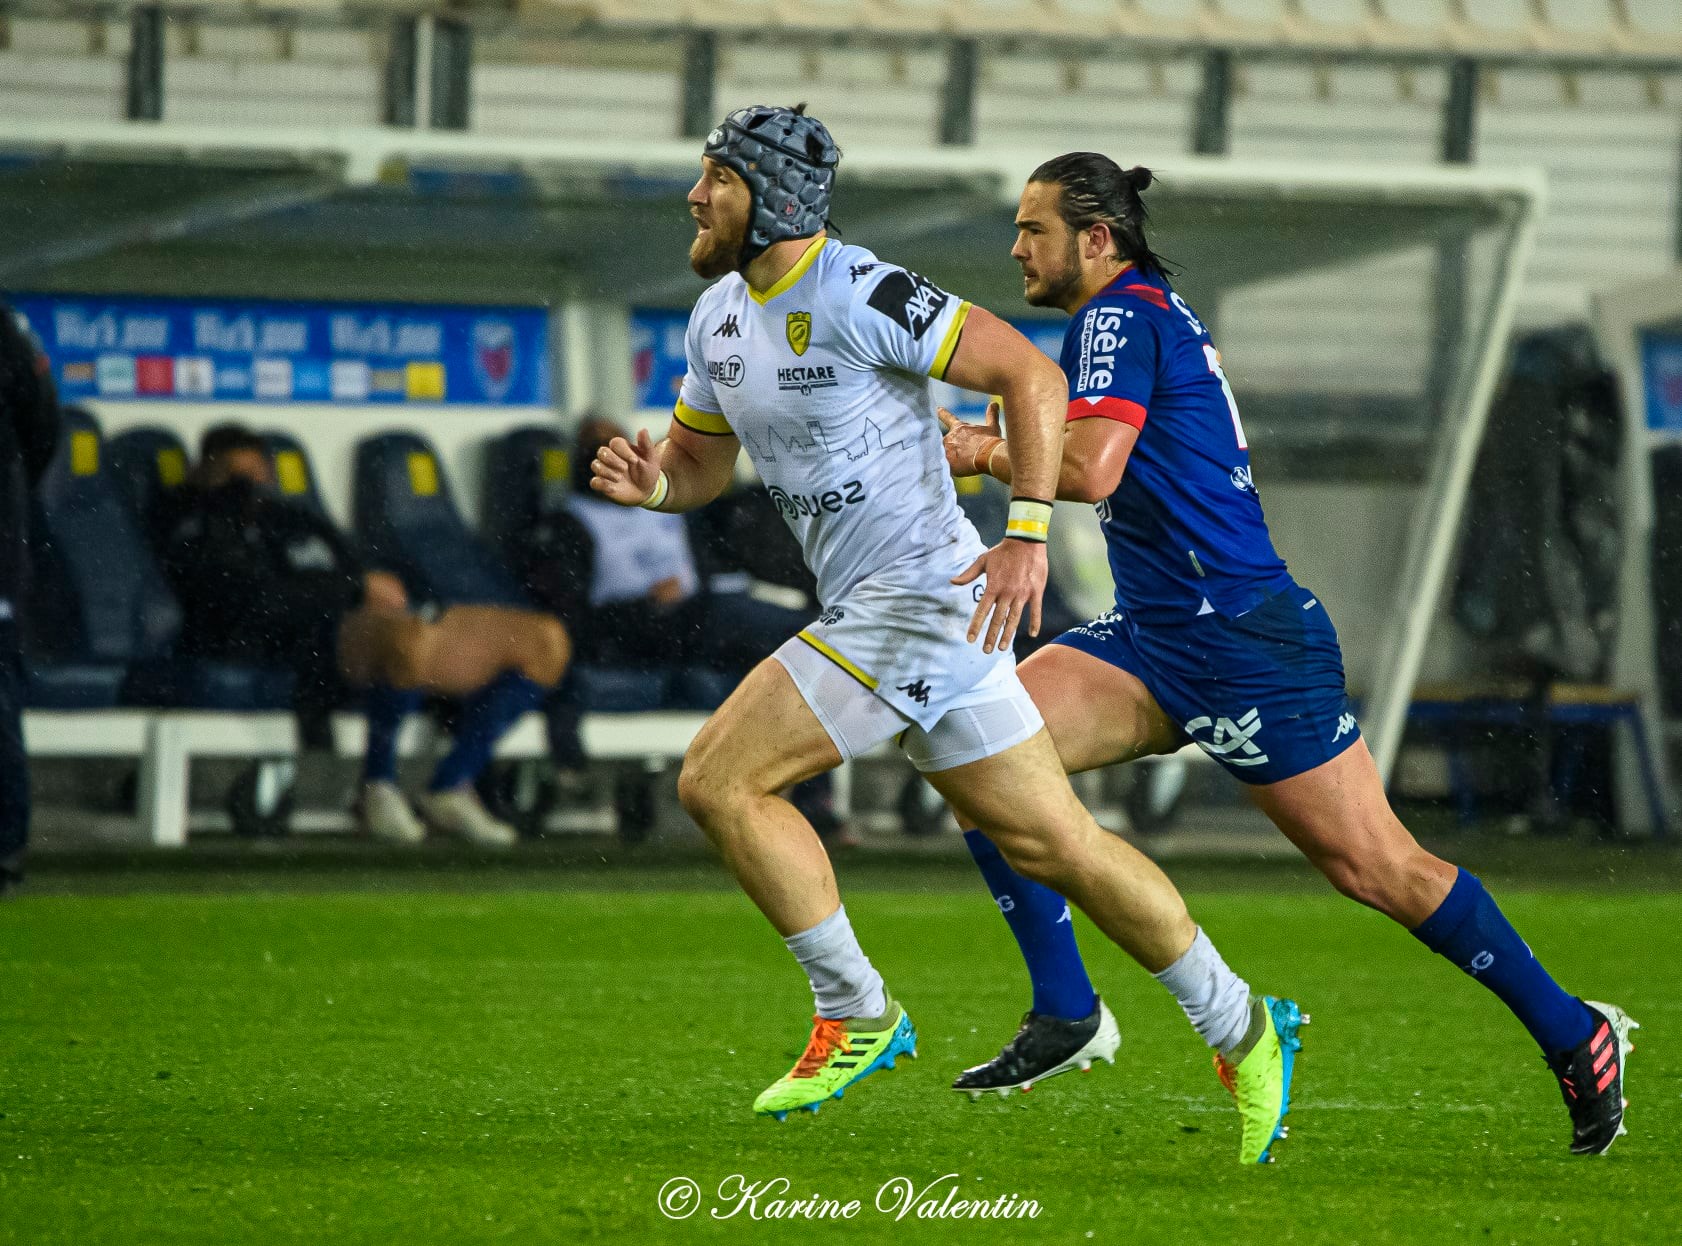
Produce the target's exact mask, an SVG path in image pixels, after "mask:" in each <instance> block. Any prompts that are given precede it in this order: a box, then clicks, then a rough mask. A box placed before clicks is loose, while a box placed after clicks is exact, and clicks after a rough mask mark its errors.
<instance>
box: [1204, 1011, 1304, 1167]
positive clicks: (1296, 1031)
mask: <svg viewBox="0 0 1682 1246" xmlns="http://www.w3.org/2000/svg"><path fill="white" fill-rule="evenodd" d="M1254 1006H1255V1008H1256V1009H1257V1010H1258V1015H1259V1017H1260V1019H1261V1020H1262V1021H1263V1023H1264V1025H1265V1028H1264V1029H1263V1030H1262V1034H1261V1037H1260V1038H1259V1039H1257V1040H1256V1043H1255V1045H1254V1046H1253V1047H1251V1048H1250V1050H1249V1052H1248V1053H1247V1054H1246V1055H1245V1056H1244V1057H1243V1058H1242V1059H1240V1060H1239V1061H1238V1063H1237V1064H1233V1063H1232V1062H1231V1061H1229V1060H1227V1058H1226V1057H1225V1056H1223V1055H1221V1054H1220V1053H1219V1052H1216V1053H1215V1072H1216V1074H1217V1075H1219V1077H1220V1079H1221V1085H1223V1086H1225V1087H1226V1088H1227V1090H1228V1091H1229V1092H1230V1093H1231V1095H1232V1097H1233V1098H1234V1099H1236V1100H1237V1101H1238V1113H1239V1115H1240V1116H1242V1117H1243V1118H1244V1139H1243V1143H1242V1144H1241V1145H1240V1147H1239V1149H1238V1161H1239V1163H1241V1164H1271V1163H1272V1162H1273V1144H1274V1143H1275V1142H1278V1141H1279V1140H1280V1139H1282V1138H1284V1137H1285V1136H1286V1135H1287V1134H1288V1133H1290V1127H1289V1126H1287V1125H1286V1124H1285V1114H1286V1113H1287V1112H1289V1111H1290V1110H1291V1077H1292V1074H1293V1073H1295V1071H1296V1056H1297V1052H1299V1051H1301V1050H1302V1038H1301V1035H1300V1031H1301V1029H1302V1027H1303V1026H1305V1025H1307V1024H1308V1017H1307V1016H1305V1015H1304V1014H1303V1013H1302V1012H1301V1010H1299V1009H1298V1008H1297V1005H1296V1002H1295V1001H1294V1000H1289V999H1275V998H1274V997H1273V996H1271V995H1268V996H1265V997H1264V998H1262V999H1260V1000H1257V1001H1255V1005H1254Z"/></svg>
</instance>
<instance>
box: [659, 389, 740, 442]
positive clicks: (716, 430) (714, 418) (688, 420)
mask: <svg viewBox="0 0 1682 1246" xmlns="http://www.w3.org/2000/svg"><path fill="white" fill-rule="evenodd" d="M672 418H673V419H674V420H676V421H677V422H678V423H679V424H682V425H683V426H684V427H685V428H687V429H689V430H691V431H692V432H697V433H705V434H706V435H707V436H709V437H729V436H732V435H734V433H735V430H734V429H733V428H731V427H730V421H729V420H727V419H725V418H724V417H723V416H722V415H720V414H719V413H718V412H717V411H697V410H696V409H695V408H694V407H692V406H690V405H689V404H688V403H687V402H685V401H684V400H683V399H681V398H679V399H678V400H677V406H675V407H673V408H672Z"/></svg>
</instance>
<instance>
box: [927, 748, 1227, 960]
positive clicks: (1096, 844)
mask: <svg viewBox="0 0 1682 1246" xmlns="http://www.w3.org/2000/svg"><path fill="white" fill-rule="evenodd" d="M928 779H929V782H931V783H932V784H934V786H935V788H936V789H937V790H938V791H939V792H940V794H941V795H942V796H944V797H945V798H946V800H947V801H948V803H950V804H951V805H952V808H953V809H954V810H955V811H957V813H958V815H959V817H960V819H961V820H962V821H963V822H964V824H965V825H966V826H978V827H980V828H981V830H983V831H984V832H986V834H987V836H988V837H989V838H990V839H992V840H993V842H994V843H996V844H997V845H998V846H999V850H1000V851H1001V852H1003V853H1004V855H1005V858H1006V860H1008V861H1009V862H1010V864H1011V866H1012V868H1014V869H1015V870H1016V871H1017V872H1018V873H1020V874H1023V875H1024V876H1026V877H1028V878H1031V879H1033V880H1034V881H1035V882H1039V883H1043V884H1045V885H1046V886H1047V887H1050V888H1052V889H1053V890H1055V891H1059V892H1061V893H1062V894H1063V895H1065V896H1067V897H1068V898H1069V899H1070V900H1071V901H1073V902H1074V903H1075V905H1076V906H1077V907H1079V908H1080V909H1081V910H1082V911H1083V912H1084V913H1085V914H1086V915H1087V916H1088V917H1090V918H1091V919H1092V920H1093V922H1094V923H1095V924H1096V925H1097V926H1098V928H1099V929H1100V930H1102V931H1103V932H1104V933H1105V934H1106V935H1108V936H1109V937H1110V939H1111V940H1113V941H1114V942H1115V943H1116V944H1118V945H1119V946H1120V947H1121V948H1122V950H1123V951H1125V952H1126V953H1127V954H1128V955H1129V956H1131V957H1132V958H1133V959H1134V960H1136V961H1138V962H1139V963H1140V964H1141V965H1143V966H1144V967H1145V968H1146V969H1148V970H1149V971H1150V972H1152V973H1160V972H1161V971H1162V970H1164V969H1166V968H1168V966H1169V965H1171V964H1173V963H1174V962H1175V961H1176V960H1178V959H1179V958H1180V956H1181V955H1183V954H1184V953H1185V951H1186V949H1187V948H1189V947H1190V946H1191V944H1192V940H1193V938H1195V937H1196V934H1197V927H1196V926H1195V925H1194V924H1193V923H1192V920H1191V917H1190V915H1189V914H1188V913H1187V912H1186V906H1185V902H1184V901H1183V900H1182V899H1180V894H1179V892H1177V891H1176V890H1175V889H1174V884H1173V883H1171V882H1169V881H1168V876H1167V875H1166V874H1164V873H1163V872H1162V871H1161V870H1160V869H1158V868H1157V867H1156V865H1155V864H1154V863H1153V862H1152V861H1151V860H1150V859H1149V858H1148V857H1146V856H1145V855H1144V854H1143V853H1141V852H1139V851H1138V850H1137V849H1135V848H1133V847H1132V846H1131V845H1129V844H1128V843H1126V842H1125V841H1124V840H1121V839H1118V838H1117V837H1116V836H1114V835H1111V834H1109V833H1108V832H1106V831H1105V830H1104V829H1103V828H1102V827H1100V826H1099V825H1098V824H1097V822H1095V821H1093V818H1092V815H1091V814H1090V813H1088V812H1087V811H1086V809H1085V807H1084V806H1082V805H1081V803H1080V801H1079V800H1077V799H1076V798H1075V793H1074V790H1073V789H1072V788H1071V787H1070V786H1069V780H1068V776H1067V775H1066V774H1065V773H1064V771H1063V763H1062V760H1061V759H1060V758H1059V756H1058V752H1057V749H1056V747H1055V746H1054V745H1053V744H1052V740H1051V736H1050V734H1049V733H1048V732H1045V731H1041V732H1040V733H1039V734H1038V735H1036V736H1034V737H1033V738H1032V739H1030V740H1028V741H1026V742H1025V743H1022V744H1019V745H1017V746H1016V747H1015V748H1012V749H1007V750H1006V751H1005V752H1003V753H1000V754H997V755H996V756H993V757H988V758H984V759H983V760H981V761H977V762H971V763H970V764H969V765H967V766H958V767H956V768H954V769H951V770H943V771H941V772H939V773H938V774H931V775H929V776H928Z"/></svg>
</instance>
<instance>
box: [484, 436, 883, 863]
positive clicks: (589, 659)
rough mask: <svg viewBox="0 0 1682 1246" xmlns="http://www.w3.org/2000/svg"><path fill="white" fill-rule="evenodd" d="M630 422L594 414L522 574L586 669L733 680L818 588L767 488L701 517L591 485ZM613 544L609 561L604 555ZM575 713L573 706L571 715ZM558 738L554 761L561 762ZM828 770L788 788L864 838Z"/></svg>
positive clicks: (802, 804) (840, 829)
mask: <svg viewBox="0 0 1682 1246" xmlns="http://www.w3.org/2000/svg"><path fill="white" fill-rule="evenodd" d="M625 435H626V433H625V430H624V428H623V427H622V426H621V425H619V424H617V423H616V422H614V421H613V420H610V419H607V418H605V417H602V416H586V417H585V419H584V420H583V422H582V423H581V424H580V426H579V430H578V440H577V444H576V446H575V447H574V450H573V456H572V465H573V480H572V485H573V488H572V492H571V494H570V496H569V497H568V498H567V500H566V503H565V505H564V507H563V508H561V509H559V510H555V511H552V512H550V513H548V514H546V515H544V516H542V517H541V518H540V520H539V521H538V522H537V523H536V524H534V525H533V526H532V528H531V529H530V530H529V531H528V532H527V533H525V534H524V535H523V537H522V538H521V540H520V541H519V542H518V543H517V548H516V550H515V553H514V559H513V560H514V562H515V564H516V567H515V570H516V572H517V574H518V575H519V576H520V578H521V580H522V581H523V582H524V585H525V588H526V590H527V592H528V593H530V594H531V596H532V598H533V600H535V601H537V602H538V603H540V604H541V605H543V606H545V607H546V608H548V609H550V610H552V611H554V612H555V614H556V615H557V616H558V617H559V618H560V619H561V620H562V621H563V622H564V623H565V624H566V626H567V628H568V631H569V633H570V634H571V635H572V636H573V637H574V638H575V643H576V646H577V653H578V661H579V662H580V663H581V664H584V665H594V666H616V667H621V668H628V669H633V670H665V669H677V668H682V667H698V668H701V669H705V670H710V671H714V672H717V673H719V674H721V675H724V676H725V677H727V678H728V679H729V680H730V681H731V682H732V683H735V682H738V681H740V680H741V679H742V677H743V676H745V675H746V674H747V673H748V671H750V670H752V669H753V667H754V666H755V665H756V664H757V663H759V662H760V661H761V660H763V659H764V658H766V657H768V656H769V655H770V654H771V652H772V651H773V650H775V649H776V647H777V646H778V645H780V644H782V643H783V641H785V640H787V639H788V638H789V637H790V636H792V635H794V634H795V633H796V632H798V631H799V630H800V629H801V628H802V627H804V626H805V625H806V624H807V623H809V622H810V621H811V619H812V617H813V616H814V615H815V614H816V613H817V607H816V604H815V602H816V597H815V587H816V583H815V581H814V580H813V579H812V576H811V573H810V572H809V571H807V570H806V567H805V563H804V562H803V561H802V559H801V557H800V550H799V547H798V545H796V544H795V543H794V540H793V537H792V536H790V534H789V532H788V528H787V526H786V525H785V524H784V523H783V522H782V521H781V519H780V518H779V517H778V515H777V511H776V507H775V504H774V503H773V501H772V500H771V497H770V494H769V493H768V491H767V490H766V489H765V488H764V486H762V485H760V486H754V487H748V488H741V489H737V490H734V491H732V492H731V493H728V494H726V495H725V496H724V497H721V498H719V499H718V500H717V501H715V502H713V503H712V504H711V505H709V506H708V507H706V508H705V509H704V510H701V511H698V512H697V513H696V514H695V515H694V516H693V517H692V518H693V521H694V526H693V527H691V526H690V525H689V524H686V523H685V520H684V517H683V516H680V515H664V514H660V513H658V512H655V511H646V510H627V509H626V508H624V507H621V506H615V505H614V504H613V503H611V502H608V501H605V500H603V499H602V498H600V497H599V496H597V495H596V494H595V493H594V492H593V491H592V490H591V489H590V464H591V462H593V461H594V459H595V457H596V452H597V451H598V450H599V449H600V448H601V447H603V446H605V445H607V444H608V443H609V442H610V441H612V440H613V438H615V437H621V436H625ZM605 550H610V551H612V556H611V557H604V556H601V551H605ZM574 712H576V711H574ZM556 739H559V740H560V741H561V742H562V743H561V747H560V748H559V749H557V750H556V764H557V765H564V764H565V761H564V759H563V756H562V754H564V753H569V752H570V749H569V748H568V747H567V744H566V741H569V740H575V739H576V735H575V734H574V733H572V732H571V731H568V730H566V729H564V728H563V729H561V730H559V731H552V733H551V740H552V743H553V742H554V741H555V740H556ZM832 790H833V787H832V783H831V780H830V777H829V776H828V775H821V776H819V777H818V778H817V779H815V780H811V781H809V782H807V783H802V784H800V785H798V786H797V787H796V788H795V789H794V790H793V791H792V792H791V794H790V799H791V800H793V801H794V802H795V804H796V806H797V807H799V808H800V809H801V810H802V812H804V813H805V814H806V816H807V818H808V819H809V820H810V821H811V822H812V824H813V825H814V826H815V827H817V829H818V832H819V834H820V835H822V836H823V837H824V838H825V840H826V842H829V843H831V844H835V845H851V844H853V843H856V842H857V841H856V839H855V838H854V837H853V836H852V835H851V833H850V832H849V831H848V830H847V828H846V827H845V826H843V824H842V823H841V821H840V819H839V818H837V817H836V815H835V812H834V808H833V803H832V798H831V793H832Z"/></svg>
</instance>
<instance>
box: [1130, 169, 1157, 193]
mask: <svg viewBox="0 0 1682 1246" xmlns="http://www.w3.org/2000/svg"><path fill="white" fill-rule="evenodd" d="M1122 176H1123V177H1125V178H1126V179H1127V184H1128V185H1129V186H1131V187H1132V188H1133V189H1134V190H1135V191H1140V190H1149V189H1150V185H1151V183H1152V182H1154V181H1155V180H1156V175H1155V174H1153V173H1152V172H1151V171H1150V170H1149V169H1147V168H1145V166H1144V165H1142V164H1136V165H1134V166H1133V167H1132V168H1131V169H1129V170H1127V172H1126V173H1124V174H1122Z"/></svg>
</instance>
